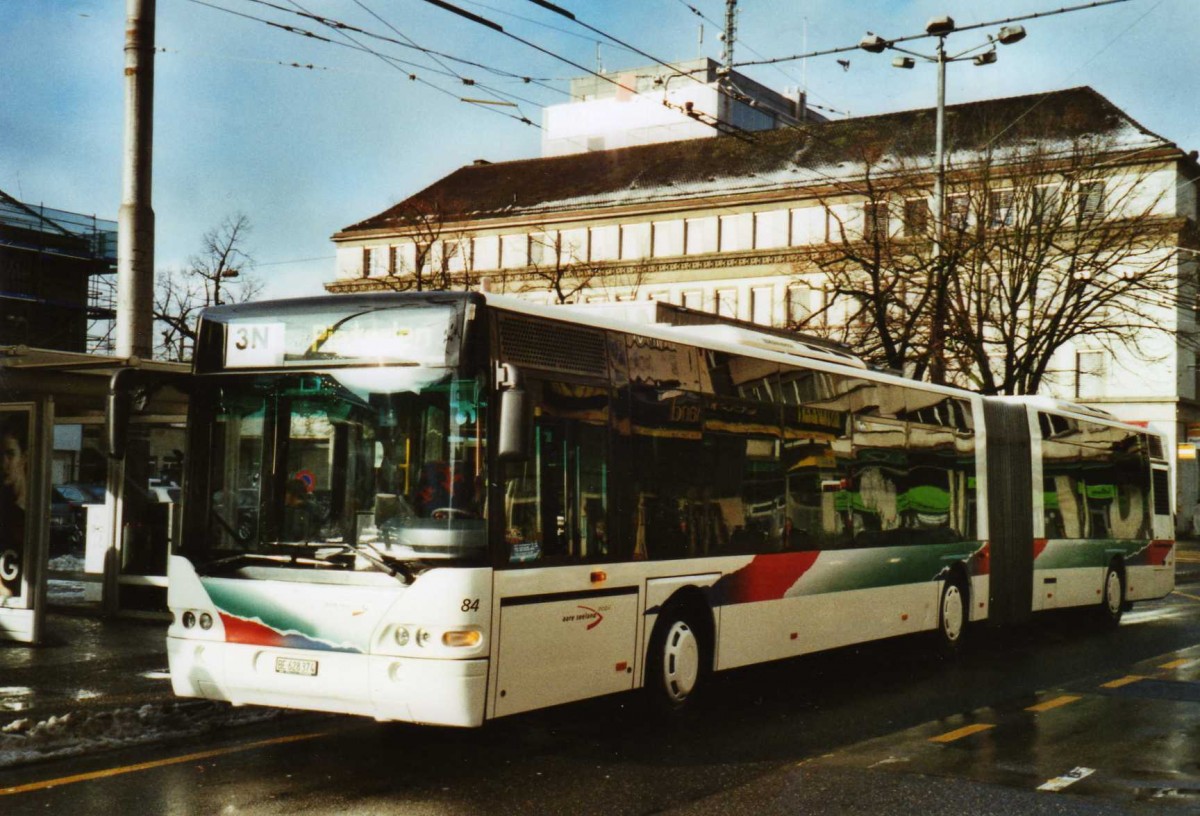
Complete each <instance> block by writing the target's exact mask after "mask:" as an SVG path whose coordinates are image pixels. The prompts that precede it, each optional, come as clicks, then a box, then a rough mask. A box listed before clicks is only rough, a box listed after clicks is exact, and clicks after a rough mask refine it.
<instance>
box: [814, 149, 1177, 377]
mask: <svg viewBox="0 0 1200 816" xmlns="http://www.w3.org/2000/svg"><path fill="white" fill-rule="evenodd" d="M1047 144H1048V143H1047V142H1046V141H1045V140H1036V139H1035V140H1029V141H1027V142H1024V143H1022V144H1021V145H1020V146H1017V147H1011V146H1010V147H1006V148H1004V149H1003V150H998V149H990V150H986V151H984V152H983V153H982V154H980V155H977V156H975V157H973V158H972V160H971V162H970V164H969V166H961V167H950V168H949V171H948V173H949V176H950V183H949V185H948V192H947V197H946V209H945V223H944V230H943V238H942V242H941V245H940V247H938V246H937V244H936V241H937V237H936V231H935V223H934V218H933V214H932V213H931V212H930V211H929V209H928V204H927V202H928V194H929V193H928V187H926V186H925V185H926V184H927V181H928V174H927V171H926V172H916V171H912V170H909V169H906V168H903V167H900V166H899V164H900V163H899V162H897V161H895V160H892V161H891V162H890V166H889V167H888V172H887V173H880V172H879V168H880V165H881V162H880V161H879V159H878V157H877V156H864V157H863V167H864V171H863V173H862V175H861V177H860V178H859V180H858V181H857V182H856V183H855V184H854V185H853V186H852V187H848V189H847V190H844V191H842V192H843V193H846V194H850V195H852V196H853V197H854V198H855V199H856V203H852V204H848V205H833V204H829V203H827V202H823V204H825V206H826V209H827V210H828V211H829V213H830V215H829V235H828V241H827V242H826V243H825V244H824V245H823V246H821V247H818V248H817V249H816V250H814V253H813V255H812V257H811V259H810V260H809V261H808V262H807V263H803V264H801V265H799V266H798V268H797V274H798V275H801V274H812V273H813V272H818V271H819V272H820V273H821V274H822V275H823V276H824V278H825V280H826V287H827V290H828V292H829V297H828V299H827V301H826V302H825V304H824V305H823V307H822V309H820V310H818V311H817V312H816V313H814V314H813V315H810V316H809V317H808V318H807V319H805V320H801V321H798V322H797V324H796V325H795V328H801V329H804V330H805V331H809V332H813V333H818V334H823V335H824V336H828V337H831V338H832V339H837V340H840V341H841V342H844V343H846V344H848V345H850V346H851V347H852V348H855V349H856V350H857V351H858V352H859V353H860V354H862V356H864V357H865V358H866V359H867V360H869V361H871V362H874V363H877V364H882V365H884V366H887V367H889V368H892V369H897V370H903V371H905V372H906V373H909V374H911V375H912V376H915V377H918V378H927V379H931V380H933V381H951V382H955V383H958V384H960V385H964V386H969V387H973V388H976V389H978V390H980V391H982V392H984V393H990V394H1029V393H1036V392H1037V390H1038V389H1039V387H1041V386H1042V385H1043V384H1044V383H1045V381H1046V378H1047V375H1048V374H1049V373H1050V371H1051V369H1050V366H1051V361H1052V359H1053V358H1054V356H1055V354H1056V352H1058V351H1060V350H1061V349H1063V348H1064V347H1067V346H1069V345H1070V344H1072V343H1075V342H1079V341H1086V342H1087V343H1088V344H1090V345H1092V346H1099V347H1102V348H1106V349H1108V350H1109V351H1116V350H1117V349H1118V347H1123V348H1125V349H1127V350H1130V351H1132V352H1133V353H1135V354H1138V353H1141V352H1142V351H1143V350H1144V349H1143V341H1144V340H1145V339H1146V338H1147V337H1148V336H1151V335H1152V334H1153V333H1155V332H1158V331H1160V330H1161V327H1162V326H1163V325H1164V322H1168V321H1165V320H1164V313H1163V312H1162V309H1163V308H1166V309H1168V310H1173V309H1174V308H1175V306H1176V304H1178V303H1179V302H1180V291H1179V285H1180V282H1179V280H1178V274H1177V262H1176V258H1175V255H1174V252H1173V250H1172V249H1171V248H1172V247H1174V246H1175V245H1176V244H1177V243H1178V237H1179V230H1180V229H1181V228H1182V227H1181V225H1180V224H1179V223H1178V222H1176V221H1174V220H1173V219H1172V218H1171V217H1170V216H1168V215H1164V214H1162V210H1163V207H1162V204H1163V194H1162V193H1158V194H1149V193H1148V192H1147V191H1151V190H1160V189H1161V182H1156V181H1155V180H1154V179H1152V178H1151V175H1152V174H1153V173H1154V172H1155V171H1156V170H1157V169H1158V168H1156V167H1155V166H1153V165H1150V164H1148V163H1146V162H1144V161H1143V162H1139V161H1138V160H1137V156H1136V155H1134V156H1129V157H1123V156H1122V154H1121V152H1120V151H1119V150H1118V149H1117V147H1116V146H1115V145H1114V144H1112V143H1111V142H1109V141H1106V140H1104V139H1101V138H1095V137H1092V138H1088V137H1081V138H1078V139H1076V140H1075V142H1074V143H1072V144H1070V145H1067V146H1065V147H1064V146H1063V145H1062V144H1061V142H1060V143H1058V144H1057V145H1056V146H1055V147H1054V148H1053V149H1051V148H1049V147H1047ZM847 208H850V209H847ZM847 212H851V213H853V214H854V218H853V219H850V218H848V217H847V215H846V213H847ZM896 216H899V218H897V217H896ZM848 222H850V223H848ZM897 222H898V224H899V229H896V228H895V225H896V224H897ZM889 224H891V225H892V226H888V225H889ZM935 249H940V251H935ZM830 317H834V318H835V319H833V320H830V319H829V318H830ZM1169 323H1171V324H1173V321H1169Z"/></svg>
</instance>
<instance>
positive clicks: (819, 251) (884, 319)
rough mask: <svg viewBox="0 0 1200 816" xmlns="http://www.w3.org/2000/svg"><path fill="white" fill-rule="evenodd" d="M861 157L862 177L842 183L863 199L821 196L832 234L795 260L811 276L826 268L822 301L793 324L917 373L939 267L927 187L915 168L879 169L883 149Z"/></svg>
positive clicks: (924, 365)
mask: <svg viewBox="0 0 1200 816" xmlns="http://www.w3.org/2000/svg"><path fill="white" fill-rule="evenodd" d="M859 158H860V161H861V166H862V175H861V177H860V179H859V180H858V181H857V182H856V183H854V184H852V185H850V184H847V185H844V186H843V189H842V190H841V191H840V192H841V193H842V194H843V195H844V196H845V195H849V196H850V197H852V198H854V199H857V200H855V201H853V202H852V203H849V204H835V203H833V200H832V199H822V200H821V207H822V209H823V210H824V216H825V225H824V226H825V231H826V236H825V237H826V241H825V242H824V243H821V244H818V245H817V246H816V247H815V248H814V249H813V251H812V253H811V255H810V256H809V257H808V258H807V259H806V260H805V261H802V262H800V263H799V264H797V267H796V272H797V274H798V275H805V276H806V278H807V276H808V275H811V273H812V272H819V273H820V277H821V278H822V281H823V289H824V291H825V297H824V299H823V302H822V303H821V304H820V305H819V307H818V308H817V309H815V310H814V311H812V312H810V313H809V314H807V315H803V316H800V315H797V316H792V318H791V325H790V328H793V329H797V330H802V331H805V332H808V333H810V334H815V335H817V336H821V337H825V338H827V339H830V340H835V341H837V342H839V343H842V344H843V345H846V346H849V347H850V348H853V349H855V350H856V351H857V353H858V354H860V355H861V356H862V357H863V358H864V359H865V360H867V361H868V362H871V363H872V364H874V365H878V366H882V367H884V368H889V369H893V370H896V371H905V372H906V373H909V374H911V375H912V376H914V377H916V378H918V379H919V378H922V377H924V376H925V375H926V374H927V372H928V370H929V356H928V353H927V352H928V347H929V335H930V331H929V328H930V325H931V324H932V323H933V322H934V316H933V315H932V311H933V309H934V308H935V306H936V305H937V303H936V301H935V300H934V299H933V298H932V296H933V294H934V293H935V292H936V287H935V283H934V282H935V281H936V279H937V277H938V270H939V265H938V264H939V261H938V258H937V257H936V256H935V254H934V252H933V251H932V250H933V243H932V236H933V232H932V218H931V214H930V211H929V206H928V201H927V197H928V189H927V188H926V187H924V186H923V179H922V178H920V177H919V176H918V175H917V174H915V173H908V172H896V168H895V167H894V166H893V167H891V168H889V170H888V172H886V173H883V172H881V171H880V163H879V162H880V156H879V155H878V154H877V153H869V152H867V151H866V150H864V151H863V153H862V155H861V156H860V157H859ZM897 216H898V217H897ZM893 223H898V224H899V225H900V229H899V230H894V229H893V228H892V226H891V225H892V224H893Z"/></svg>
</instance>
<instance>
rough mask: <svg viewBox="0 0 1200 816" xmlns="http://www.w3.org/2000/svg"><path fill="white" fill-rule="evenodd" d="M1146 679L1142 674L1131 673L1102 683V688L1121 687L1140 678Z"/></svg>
mask: <svg viewBox="0 0 1200 816" xmlns="http://www.w3.org/2000/svg"><path fill="white" fill-rule="evenodd" d="M1145 679H1146V678H1145V677H1143V676H1142V675H1140V674H1131V675H1129V676H1127V677H1121V678H1119V679H1117V680H1109V681H1108V682H1107V683H1101V684H1100V688H1106V689H1115V688H1121V687H1122V686H1128V685H1130V684H1132V683H1136V682H1138V681H1139V680H1145Z"/></svg>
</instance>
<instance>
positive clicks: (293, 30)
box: [188, 0, 540, 128]
mask: <svg viewBox="0 0 1200 816" xmlns="http://www.w3.org/2000/svg"><path fill="white" fill-rule="evenodd" d="M188 2H190V3H194V4H196V5H199V6H205V7H207V8H211V9H214V10H216V11H221V12H225V13H227V14H231V15H234V16H236V17H241V18H243V19H247V20H251V21H254V22H258V23H262V24H264V25H267V26H270V27H272V28H277V29H280V30H282V31H285V32H287V33H290V34H295V35H297V36H301V37H305V38H307V39H312V40H316V41H319V42H323V43H327V44H329V45H336V46H339V47H342V48H348V49H350V50H352V51H360V52H363V53H367V54H371V55H373V56H375V57H377V58H379V59H381V60H382V61H383V62H384V63H385V64H387V65H388V66H389V67H392V68H395V69H396V70H401V71H403V68H401V66H403V65H407V66H410V67H413V68H419V69H421V70H422V71H427V72H430V73H434V74H443V75H444V74H445V72H444V71H442V70H441V69H438V68H432V67H430V66H428V65H423V64H419V63H413V62H410V61H407V60H402V59H400V58H398V57H394V56H391V55H387V54H382V53H380V52H379V51H376V50H375V49H372V48H370V47H368V46H366V45H363V44H362V43H359V42H357V41H355V40H354V39H353V37H349V36H348V35H346V34H345V32H341V33H342V36H343V37H345V38H346V39H348V40H349V42H339V41H337V40H333V39H331V38H329V37H325V36H322V35H320V34H317V33H315V32H313V31H309V30H307V29H303V28H299V27H297V26H292V25H288V24H286V23H279V22H276V21H274V20H268V19H266V18H263V17H258V16H255V15H253V14H247V13H245V12H241V11H237V10H235V9H231V8H228V7H225V6H220V5H217V4H216V3H212V2H209V1H208V0H188ZM251 2H260V0H251ZM260 4H262V5H267V4H266V3H261V2H260ZM282 10H283V11H289V12H290V11H291V10H290V9H282ZM305 14H306V15H307V14H309V13H308V12H305ZM310 16H311V15H310ZM332 28H333V29H334V30H335V31H338V30H339V29H338V27H337V26H333V27H332ZM406 74H407V77H408V79H409V80H410V81H413V82H417V83H418V84H422V85H424V86H426V87H429V88H430V89H432V90H435V91H437V92H438V93H442V94H444V95H447V96H450V97H451V98H453V99H454V100H455V101H459V102H465V103H467V104H471V105H475V106H476V107H481V108H484V109H486V110H491V111H492V112H493V113H497V114H499V115H501V116H504V117H506V118H509V119H513V120H514V121H518V122H521V123H522V124H526V125H531V126H533V127H537V128H540V125H538V124H537V123H535V122H533V121H531V120H529V119H528V118H527V117H525V116H516V115H513V114H511V113H507V112H505V111H502V110H498V109H496V108H495V107H492V106H489V105H487V104H486V103H483V102H480V101H475V100H470V99H465V98H463V97H460V96H458V95H457V94H455V93H453V92H451V91H448V90H446V89H445V88H442V87H441V86H439V85H437V84H435V83H433V82H430V81H429V80H427V79H424V78H423V77H421V76H419V75H418V74H416V73H413V72H406ZM450 76H453V75H450ZM530 104H534V105H538V104H539V103H536V102H532V101H531V102H530Z"/></svg>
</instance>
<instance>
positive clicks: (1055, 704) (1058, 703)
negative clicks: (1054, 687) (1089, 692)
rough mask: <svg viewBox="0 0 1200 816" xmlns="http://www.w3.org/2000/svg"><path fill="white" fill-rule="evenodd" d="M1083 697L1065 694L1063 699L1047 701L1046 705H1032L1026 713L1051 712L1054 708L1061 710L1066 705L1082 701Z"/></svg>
mask: <svg viewBox="0 0 1200 816" xmlns="http://www.w3.org/2000/svg"><path fill="white" fill-rule="evenodd" d="M1082 699H1083V698H1082V697H1074V696H1072V695H1070V694H1064V695H1063V696H1062V697H1055V698H1054V699H1053V700H1047V701H1046V702H1044V703H1038V704H1037V705H1031V706H1029V708H1027V709H1025V710H1026V711H1049V710H1050V709H1052V708H1060V707H1062V706H1065V705H1070V704H1071V703H1073V702H1075V701H1076V700H1082Z"/></svg>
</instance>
